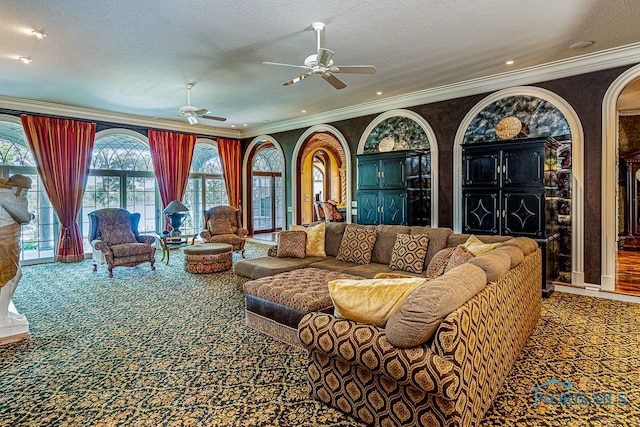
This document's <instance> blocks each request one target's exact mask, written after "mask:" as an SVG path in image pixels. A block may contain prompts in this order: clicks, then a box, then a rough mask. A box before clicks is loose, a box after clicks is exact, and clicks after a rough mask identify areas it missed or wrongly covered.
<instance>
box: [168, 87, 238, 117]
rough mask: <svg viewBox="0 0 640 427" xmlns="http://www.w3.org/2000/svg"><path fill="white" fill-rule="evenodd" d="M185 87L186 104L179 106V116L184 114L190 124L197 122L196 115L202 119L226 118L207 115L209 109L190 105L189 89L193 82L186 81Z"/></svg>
mask: <svg viewBox="0 0 640 427" xmlns="http://www.w3.org/2000/svg"><path fill="white" fill-rule="evenodd" d="M186 87H187V105H183V106H182V107H180V109H179V110H178V115H179V116H184V117H185V118H186V119H187V121H188V122H189V124H192V125H195V124H196V123H198V117H200V118H203V119H209V120H218V121H219V122H224V121H226V120H227V119H225V118H224V117H216V116H211V115H209V113H211V111H209V110H207V109H206V108H198V107H194V106H193V105H191V89H193V83H187V85H186Z"/></svg>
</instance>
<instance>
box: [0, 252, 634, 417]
mask: <svg viewBox="0 0 640 427" xmlns="http://www.w3.org/2000/svg"><path fill="white" fill-rule="evenodd" d="M266 249H267V247H266V246H263V245H259V244H254V243H248V244H247V256H249V257H254V256H262V255H263V254H265V253H266ZM234 259H235V260H237V259H238V255H237V254H234ZM182 261H183V258H182V254H181V252H179V251H175V252H172V256H171V265H170V266H165V265H164V263H160V262H157V263H156V266H157V270H156V271H155V272H152V271H151V270H150V268H149V265H148V264H147V265H142V266H138V267H134V268H124V267H121V268H116V269H115V270H114V275H115V278H114V279H108V278H107V272H106V269H105V268H104V267H103V268H102V269H99V270H98V272H95V273H94V272H93V271H92V266H91V263H90V261H85V262H83V263H78V264H66V265H65V264H57V263H56V264H47V265H37V266H27V267H24V268H23V272H24V277H23V279H22V282H21V283H20V285H19V286H18V290H17V291H16V295H15V296H14V303H15V304H16V306H17V307H18V309H19V310H20V312H22V313H24V314H25V315H26V316H27V318H28V319H29V322H30V324H31V325H30V328H31V340H29V341H22V342H19V343H14V344H10V345H6V346H2V347H0V426H12V427H14V426H160V425H162V426H361V425H362V424H360V423H358V422H356V421H354V420H353V419H351V418H349V417H347V416H345V415H343V414H341V413H340V412H338V411H335V410H333V409H331V408H328V407H326V406H324V405H323V404H320V403H319V402H316V401H314V400H312V399H310V398H309V395H308V388H307V381H306V374H305V366H306V362H305V355H304V354H303V353H301V352H299V351H297V350H295V349H294V348H292V347H289V346H287V345H285V344H281V343H280V342H277V341H275V340H273V339H271V338H269V337H266V336H264V335H262V334H260V333H257V332H254V331H251V330H248V329H247V328H246V326H245V325H244V295H243V293H242V284H243V283H244V280H242V279H240V278H239V277H237V276H235V275H234V274H233V273H232V272H225V273H218V274H210V275H192V274H188V273H185V272H184V271H183V270H182ZM639 324H640V306H637V305H633V304H626V303H620V302H613V301H608V300H603V299H595V298H588V297H580V296H575V295H568V294H558V293H555V294H554V295H553V297H552V298H550V299H549V300H545V301H544V302H543V319H542V320H541V322H540V324H539V327H538V329H537V330H536V332H535V336H534V338H533V339H532V340H530V342H529V343H528V345H527V347H526V348H525V351H524V353H523V355H522V357H521V358H520V359H519V360H518V362H517V365H516V366H515V368H514V369H513V370H512V373H511V375H510V377H509V378H508V379H507V381H506V383H505V385H504V387H503V390H502V392H501V393H500V395H499V396H498V398H497V399H496V402H495V404H494V407H493V408H492V409H491V410H490V412H489V413H488V414H487V417H486V419H485V420H484V422H483V424H482V425H483V426H565V427H571V426H612V425H616V426H625V425H627V426H637V425H640V354H639V353H640V352H639V349H640V332H639V329H638V325H639ZM549 380H556V381H559V382H562V383H566V382H567V381H571V390H568V389H566V388H565V387H564V386H561V385H558V384H557V383H556V384H552V385H550V386H548V387H541V388H540V389H539V390H538V393H537V394H535V393H534V392H533V391H532V390H534V387H536V386H539V385H542V384H544V383H545V382H547V381H549ZM553 393H556V394H555V395H554V394H553ZM607 393H611V394H607ZM594 394H596V397H597V398H598V399H595V400H594V396H593V395H594ZM607 396H608V398H607ZM536 398H537V401H536ZM544 399H547V401H544ZM554 399H555V400H554ZM623 400H624V401H623ZM585 401H586V403H585ZM536 402H537V403H538V405H537V406H536ZM572 402H575V404H572Z"/></svg>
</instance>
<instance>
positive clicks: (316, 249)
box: [291, 222, 327, 256]
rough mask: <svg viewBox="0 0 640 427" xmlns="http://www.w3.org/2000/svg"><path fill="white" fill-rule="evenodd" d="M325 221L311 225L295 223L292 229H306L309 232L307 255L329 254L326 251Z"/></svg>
mask: <svg viewBox="0 0 640 427" xmlns="http://www.w3.org/2000/svg"><path fill="white" fill-rule="evenodd" d="M325 227H326V223H325V222H320V223H318V224H313V225H309V226H308V227H304V226H302V225H293V226H291V229H292V230H294V231H304V232H305V233H307V256H327V254H326V253H325V251H324V233H325Z"/></svg>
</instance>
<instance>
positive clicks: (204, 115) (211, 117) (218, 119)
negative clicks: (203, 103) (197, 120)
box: [200, 114, 227, 122]
mask: <svg viewBox="0 0 640 427" xmlns="http://www.w3.org/2000/svg"><path fill="white" fill-rule="evenodd" d="M200 117H202V118H203V119H209V120H217V121H219V122H226V121H227V119H226V118H224V117H216V116H210V115H208V114H203V115H201V116H200Z"/></svg>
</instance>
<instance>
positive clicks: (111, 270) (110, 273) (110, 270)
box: [107, 265, 113, 279]
mask: <svg viewBox="0 0 640 427" xmlns="http://www.w3.org/2000/svg"><path fill="white" fill-rule="evenodd" d="M107 268H108V269H109V279H113V266H111V265H110V266H108V267H107Z"/></svg>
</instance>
